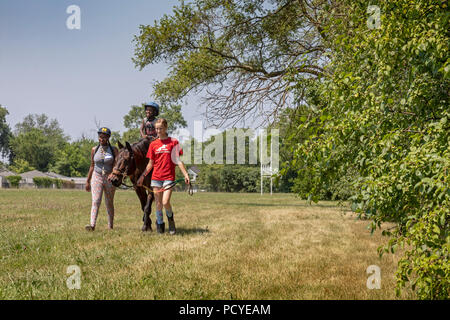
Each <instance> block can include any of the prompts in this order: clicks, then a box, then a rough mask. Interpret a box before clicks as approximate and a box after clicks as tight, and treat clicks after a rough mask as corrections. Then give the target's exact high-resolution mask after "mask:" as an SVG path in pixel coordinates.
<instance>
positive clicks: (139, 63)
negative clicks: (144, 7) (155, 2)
mask: <svg viewBox="0 0 450 320" xmlns="http://www.w3.org/2000/svg"><path fill="white" fill-rule="evenodd" d="M338 6H339V2H338V1H309V0H274V1H248V0H235V1H233V0H230V1H216V0H194V1H192V2H191V3H189V4H185V3H184V2H182V3H181V4H180V5H179V6H177V7H175V8H174V10H173V14H172V15H171V16H169V15H164V16H163V18H161V19H160V20H159V21H157V22H155V24H154V25H153V26H150V25H141V26H140V33H139V35H137V36H135V40H134V41H135V45H136V46H135V54H134V59H133V61H134V63H135V65H136V67H138V68H140V69H141V70H142V69H143V68H145V67H146V66H147V65H149V64H152V63H157V62H159V61H163V62H165V63H168V64H169V65H170V69H171V70H170V73H169V75H168V77H167V78H166V79H164V80H163V81H160V82H157V83H156V84H155V85H154V92H155V95H156V97H157V98H159V99H162V100H163V101H169V102H173V103H176V102H178V101H181V100H182V99H183V98H184V97H185V96H186V95H188V94H189V93H191V92H196V93H199V92H202V93H204V94H205V95H206V97H205V98H204V99H203V103H204V105H205V106H206V116H207V118H208V120H210V121H211V122H212V123H213V124H216V125H218V126H221V125H226V124H232V125H235V124H236V123H238V122H239V121H240V120H242V119H245V120H250V121H252V120H254V119H258V115H263V120H267V119H270V118H273V117H274V116H276V114H277V111H278V110H279V109H281V108H283V107H286V106H287V105H289V104H290V103H291V98H292V96H291V94H290V93H291V90H290V89H291V86H292V85H295V84H296V83H298V82H295V81H294V82H293V81H292V77H289V75H291V74H295V75H296V77H297V78H306V79H308V78H317V77H318V76H321V75H323V73H324V70H323V65H324V62H325V61H326V60H327V58H326V52H327V48H326V46H325V44H324V43H325V40H326V39H325V36H324V34H325V33H324V30H323V26H324V25H325V23H326V21H327V20H328V13H329V12H335V10H336V9H337V8H338Z"/></svg>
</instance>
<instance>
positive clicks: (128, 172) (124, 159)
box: [109, 138, 154, 231]
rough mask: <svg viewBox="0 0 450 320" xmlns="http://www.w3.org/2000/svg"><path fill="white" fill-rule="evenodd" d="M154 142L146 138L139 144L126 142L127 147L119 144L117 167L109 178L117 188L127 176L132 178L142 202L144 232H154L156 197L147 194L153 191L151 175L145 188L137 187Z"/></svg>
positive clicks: (148, 176)
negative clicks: (153, 208)
mask: <svg viewBox="0 0 450 320" xmlns="http://www.w3.org/2000/svg"><path fill="white" fill-rule="evenodd" d="M152 141H153V139H151V138H144V139H141V140H140V141H139V142H136V143H133V145H130V144H129V143H128V142H126V143H125V147H124V146H123V145H122V144H121V143H120V142H119V143H118V146H119V154H118V155H117V161H116V165H115V166H114V168H113V171H112V173H111V175H110V177H109V180H110V181H111V183H112V184H113V185H114V186H115V187H120V185H121V184H122V183H123V179H124V178H125V176H128V177H129V178H130V180H131V182H132V183H133V187H134V189H135V191H136V194H137V196H138V198H139V200H140V201H141V208H142V211H144V217H143V221H144V225H143V226H142V231H152V220H151V219H150V213H151V212H152V203H153V200H154V195H153V192H151V191H148V192H147V190H151V187H150V184H151V176H152V175H151V173H149V174H148V175H147V177H146V178H145V180H144V187H137V186H136V183H137V180H138V179H139V177H140V176H141V174H142V173H143V172H144V171H145V167H146V166H147V164H148V158H147V157H146V155H147V150H148V147H149V145H150V143H151V142H152ZM146 187H147V188H146Z"/></svg>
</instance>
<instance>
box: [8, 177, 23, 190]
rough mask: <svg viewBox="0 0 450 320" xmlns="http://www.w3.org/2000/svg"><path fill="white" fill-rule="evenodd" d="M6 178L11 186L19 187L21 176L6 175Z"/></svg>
mask: <svg viewBox="0 0 450 320" xmlns="http://www.w3.org/2000/svg"><path fill="white" fill-rule="evenodd" d="M6 180H8V182H9V184H10V185H11V187H14V188H19V183H20V180H22V177H21V176H9V177H6Z"/></svg>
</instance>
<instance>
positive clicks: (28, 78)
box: [0, 0, 201, 138]
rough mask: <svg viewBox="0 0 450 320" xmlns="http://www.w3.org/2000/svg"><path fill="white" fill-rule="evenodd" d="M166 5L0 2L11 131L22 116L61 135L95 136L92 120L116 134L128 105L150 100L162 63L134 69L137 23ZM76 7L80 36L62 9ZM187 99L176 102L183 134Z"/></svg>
mask: <svg viewBox="0 0 450 320" xmlns="http://www.w3.org/2000/svg"><path fill="white" fill-rule="evenodd" d="M178 3H179V2H178V1H174V0H165V1H156V0H130V1H123V0H95V1H92V0H71V1H66V0H39V1H30V0H1V1H0V104H2V105H3V106H6V107H7V109H8V111H9V113H10V114H9V116H8V117H7V121H8V122H9V124H10V125H11V127H12V128H14V125H15V124H16V123H17V122H20V121H21V120H22V119H23V118H24V117H25V116H26V115H28V114H30V113H45V114H47V115H48V116H49V117H50V118H56V119H57V120H58V121H59V123H60V124H61V126H62V127H63V129H64V131H65V133H66V134H68V135H70V136H71V137H72V138H79V137H80V136H81V135H82V134H85V135H88V136H90V137H95V132H96V123H95V119H97V121H98V122H100V124H101V125H102V126H108V127H110V128H111V129H112V130H120V131H123V130H124V127H123V116H124V115H125V114H126V113H128V111H129V107H130V106H131V105H139V104H140V103H142V102H143V101H146V100H150V95H151V93H152V84H153V83H154V81H155V80H161V79H163V78H164V77H165V76H166V75H167V71H168V69H167V66H165V65H163V64H158V65H152V66H148V67H146V68H145V69H144V70H143V71H139V70H138V69H136V68H135V67H134V64H133V62H132V61H131V58H132V56H133V52H134V46H133V43H132V39H133V36H134V35H136V34H138V31H139V29H138V27H139V25H140V24H146V25H147V24H153V23H154V21H155V20H158V19H160V18H161V17H162V16H163V15H164V14H170V13H171V12H172V8H173V6H174V5H177V4H178ZM73 4H74V5H78V6H79V7H80V8H81V30H69V29H68V28H67V27H66V20H67V18H68V17H69V14H67V13H66V9H67V7H68V6H70V5H73ZM192 101H194V99H188V101H187V102H186V103H185V104H183V109H182V112H183V115H184V117H185V119H186V120H187V121H188V125H189V126H188V129H189V131H190V132H193V121H194V120H201V115H200V113H201V110H198V109H197V103H195V102H192Z"/></svg>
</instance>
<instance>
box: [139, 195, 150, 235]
mask: <svg viewBox="0 0 450 320" xmlns="http://www.w3.org/2000/svg"><path fill="white" fill-rule="evenodd" d="M136 194H137V196H138V198H139V200H140V201H141V209H142V211H143V212H144V216H143V218H142V220H143V221H144V225H143V226H142V231H148V230H152V229H151V224H152V222H151V220H150V217H149V214H148V213H146V207H147V198H148V197H147V192H146V191H145V188H139V187H138V188H136Z"/></svg>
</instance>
